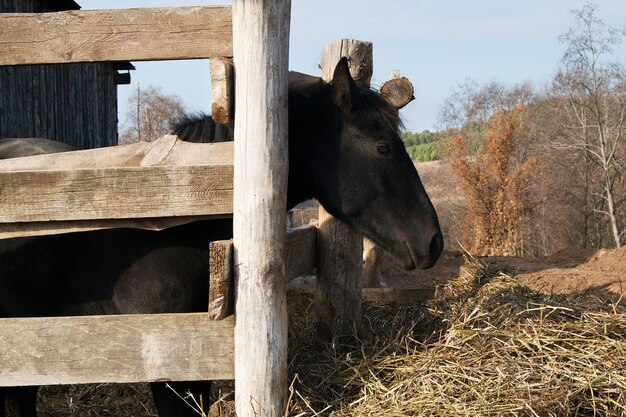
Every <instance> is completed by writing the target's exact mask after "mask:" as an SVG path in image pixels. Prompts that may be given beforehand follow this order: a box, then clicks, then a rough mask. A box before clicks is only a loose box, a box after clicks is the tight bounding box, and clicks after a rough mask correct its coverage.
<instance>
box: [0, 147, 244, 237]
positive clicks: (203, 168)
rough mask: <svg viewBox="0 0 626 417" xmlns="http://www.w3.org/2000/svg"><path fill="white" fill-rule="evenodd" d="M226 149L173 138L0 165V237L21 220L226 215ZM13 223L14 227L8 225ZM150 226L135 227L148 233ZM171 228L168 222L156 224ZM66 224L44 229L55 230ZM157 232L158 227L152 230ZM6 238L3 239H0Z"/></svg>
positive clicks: (229, 175) (100, 223)
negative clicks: (141, 228)
mask: <svg viewBox="0 0 626 417" xmlns="http://www.w3.org/2000/svg"><path fill="white" fill-rule="evenodd" d="M232 151H233V144H232V143H215V144H192V143H186V142H182V141H179V140H177V139H176V137H175V136H165V137H163V138H161V139H160V140H159V141H156V142H153V143H145V144H133V145H127V146H118V147H110V148H101V149H92V150H87V151H77V152H66V153H57V154H50V155H38V156H32V157H26V158H16V159H7V160H2V161H0V202H1V203H0V232H4V233H16V232H17V231H18V230H30V231H31V234H37V233H36V231H37V228H36V227H35V226H34V225H32V224H31V225H25V224H22V225H20V224H17V223H24V222H39V223H42V222H48V221H53V222H62V221H86V220H90V221H94V224H93V225H89V224H82V225H78V227H80V228H82V229H89V228H90V227H91V228H92V229H93V228H101V227H106V224H107V222H106V221H105V220H106V219H116V220H119V219H130V218H137V219H149V218H157V217H170V218H176V217H182V216H194V217H197V216H220V217H223V216H229V215H230V214H231V213H232V188H233V168H232ZM11 223H15V224H14V225H9V224H11ZM154 223H155V222H154V221H145V220H144V221H142V222H137V227H142V225H143V226H148V227H147V228H152V229H154V228H155V227H153V225H154ZM159 223H163V224H165V225H172V221H171V219H170V220H165V221H159ZM151 226H152V227H151ZM65 227H72V225H66V226H59V225H56V226H55V225H49V227H47V228H48V229H52V230H54V229H55V228H56V229H59V230H62V229H64V228H65ZM156 228H157V229H158V228H159V227H156ZM5 237H8V236H5Z"/></svg>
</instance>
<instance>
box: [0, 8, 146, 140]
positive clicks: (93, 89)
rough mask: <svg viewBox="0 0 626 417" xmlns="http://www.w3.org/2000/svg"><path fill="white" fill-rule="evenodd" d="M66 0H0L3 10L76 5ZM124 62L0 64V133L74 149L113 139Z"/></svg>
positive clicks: (125, 79) (126, 79)
mask: <svg viewBox="0 0 626 417" xmlns="http://www.w3.org/2000/svg"><path fill="white" fill-rule="evenodd" d="M78 9H80V6H79V5H78V4H77V3H76V2H74V1H72V0H0V12H3V13H40V12H57V11H63V10H78ZM130 69H134V67H133V66H132V65H131V64H130V63H129V62H97V63H77V64H52V65H21V66H3V67H0V138H10V137H13V138H15V137H39V138H47V139H53V140H58V141H61V142H65V143H68V144H70V145H72V146H74V147H76V148H77V149H87V148H96V147H103V146H110V145H116V144H117V124H118V120H117V85H118V84H128V83H129V82H130V77H129V75H128V74H120V71H128V70H130Z"/></svg>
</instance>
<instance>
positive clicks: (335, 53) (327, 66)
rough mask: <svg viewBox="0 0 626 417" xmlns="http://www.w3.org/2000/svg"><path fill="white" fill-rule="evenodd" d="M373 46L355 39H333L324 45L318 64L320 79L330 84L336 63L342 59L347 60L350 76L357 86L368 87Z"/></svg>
mask: <svg viewBox="0 0 626 417" xmlns="http://www.w3.org/2000/svg"><path fill="white" fill-rule="evenodd" d="M373 48H374V46H373V44H372V43H371V42H364V41H359V40H355V39H334V40H332V41H330V42H328V43H327V44H326V46H325V47H324V51H323V52H322V56H321V58H320V62H319V68H320V69H321V70H322V79H323V80H324V81H327V82H330V81H331V80H332V78H333V72H334V71H335V67H336V66H337V63H338V62H339V60H340V59H341V58H342V57H344V56H345V57H346V58H348V66H349V67H350V75H352V78H353V79H354V81H356V83H357V84H359V85H362V86H365V87H369V86H370V82H371V80H372V73H373V71H374V67H373V64H372V60H373Z"/></svg>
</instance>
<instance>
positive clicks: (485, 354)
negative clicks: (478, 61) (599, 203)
mask: <svg viewBox="0 0 626 417" xmlns="http://www.w3.org/2000/svg"><path fill="white" fill-rule="evenodd" d="M462 271H463V272H462V274H461V276H460V277H459V278H457V279H456V280H454V281H451V282H450V283H449V284H447V285H446V286H444V287H442V288H440V290H439V291H438V296H437V298H436V299H435V300H433V301H432V302H430V303H428V304H427V305H425V306H402V305H394V304H386V305H383V304H378V305H368V306H365V307H364V309H363V313H364V314H363V322H362V325H361V328H360V330H358V331H355V332H353V333H352V334H349V335H343V336H338V337H335V339H334V340H332V341H323V340H320V339H319V338H318V337H317V336H316V329H315V321H314V314H313V311H312V310H313V303H312V299H311V298H310V297H309V296H307V295H302V294H290V297H289V307H290V327H289V333H290V334H289V337H290V343H289V346H290V352H289V358H290V363H289V369H290V375H291V378H292V386H291V390H290V403H289V415H290V416H317V415H324V416H327V415H330V416H498V415H506V416H576V415H584V416H586V415H598V416H619V415H626V305H625V303H623V302H622V301H621V300H620V299H617V298H616V297H615V296H614V295H612V294H611V293H609V292H608V291H606V290H602V289H595V290H592V291H586V292H579V293H573V294H569V295H564V294H557V295H555V294H541V293H538V292H535V291H532V290H530V289H529V288H527V287H525V286H523V285H522V284H520V283H519V282H518V281H516V280H515V279H514V278H513V277H512V276H510V275H507V274H505V273H502V272H498V271H489V270H488V269H487V266H486V265H485V264H481V262H479V261H477V260H475V259H471V260H470V261H469V262H468V263H466V265H465V267H464V268H463V270H462ZM88 387H89V386H82V387H77V388H73V389H77V390H78V391H73V392H72V391H69V392H68V391H65V392H64V393H63V394H62V395H60V396H57V400H56V401H58V402H59V403H57V404H56V405H57V407H55V406H54V404H55V403H54V401H55V400H54V399H53V398H52V397H51V396H50V397H48V396H47V395H48V394H47V391H45V390H44V391H43V392H42V393H41V394H43V395H42V396H43V397H44V398H42V397H41V396H40V404H39V405H40V409H41V411H42V415H43V416H44V417H45V416H53V415H54V416H62V415H77V416H96V415H98V416H106V415H112V416H113V415H117V416H130V415H134V416H154V415H155V414H154V409H153V408H152V407H153V406H152V405H151V401H150V400H149V396H148V403H146V395H147V392H146V391H147V390H146V387H145V385H144V386H141V385H137V386H131V387H130V388H122V387H121V386H115V385H113V386H111V387H110V388H108V389H106V388H105V389H104V392H103V393H98V394H96V395H95V398H94V397H90V395H93V393H91V392H89V390H91V389H92V388H88ZM122 389H124V390H125V391H124V392H121V391H120V390H122ZM54 390H57V391H56V392H57V393H58V389H55V388H53V392H54ZM129 390H130V391H129ZM142 390H143V391H144V392H143V393H141V392H139V391H142ZM134 391H137V392H136V394H137V397H136V398H134V397H133V395H134V394H133V392H134ZM215 391H216V392H215V393H214V396H215V397H216V398H220V400H219V401H217V402H216V403H215V404H214V405H213V407H212V408H211V412H210V413H209V416H211V417H213V416H232V415H234V411H233V401H232V398H233V397H232V382H230V383H226V384H225V385H221V386H219V387H218V389H216V390H215ZM41 394H40V395H41ZM87 394H89V395H87ZM78 397H85V400H84V401H87V402H84V401H83V402H79V401H78V400H79V398H78ZM88 398H91V399H88ZM120 398H121V400H120ZM41 400H43V401H41ZM89 401H90V402H91V403H92V405H89ZM92 407H93V408H92Z"/></svg>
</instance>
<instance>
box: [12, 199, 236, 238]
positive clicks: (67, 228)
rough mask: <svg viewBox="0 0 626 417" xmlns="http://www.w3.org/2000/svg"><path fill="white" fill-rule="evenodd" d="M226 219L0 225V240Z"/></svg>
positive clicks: (208, 217)
mask: <svg viewBox="0 0 626 417" xmlns="http://www.w3.org/2000/svg"><path fill="white" fill-rule="evenodd" d="M0 207H1V205H0ZM228 217H232V215H231V214H230V213H229V214H224V215H211V216H185V217H156V218H144V219H103V220H100V219H97V220H67V221H57V222H51V221H42V222H26V223H0V239H10V238H16V237H34V236H45V235H58V234H62V233H75V232H87V231H90V230H102V229H114V228H120V227H123V228H131V229H143V230H163V229H167V228H168V227H174V226H180V225H183V224H187V223H191V222H195V221H197V220H207V219H216V218H228Z"/></svg>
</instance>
